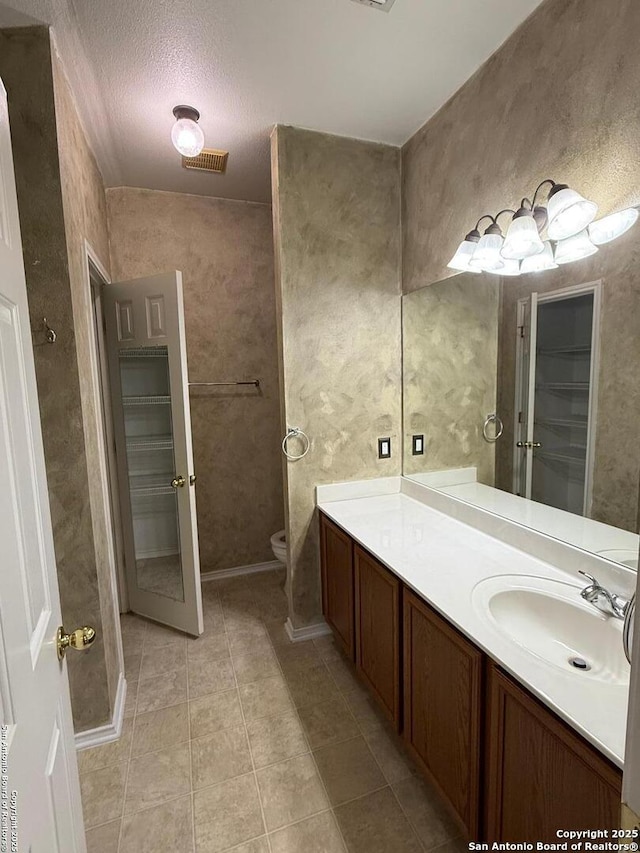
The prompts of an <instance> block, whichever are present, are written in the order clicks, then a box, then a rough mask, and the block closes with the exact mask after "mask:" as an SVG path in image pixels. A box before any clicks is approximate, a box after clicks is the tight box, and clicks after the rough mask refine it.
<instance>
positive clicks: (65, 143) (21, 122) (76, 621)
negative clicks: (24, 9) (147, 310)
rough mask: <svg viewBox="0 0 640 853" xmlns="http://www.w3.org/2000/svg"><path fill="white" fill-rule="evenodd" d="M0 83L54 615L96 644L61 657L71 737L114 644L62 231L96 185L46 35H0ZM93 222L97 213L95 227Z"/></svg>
mask: <svg viewBox="0 0 640 853" xmlns="http://www.w3.org/2000/svg"><path fill="white" fill-rule="evenodd" d="M54 64H55V63H54ZM0 76H1V77H2V78H3V80H4V83H5V86H6V88H7V91H8V96H9V113H10V120H11V131H12V140H13V152H14V161H15V168H16V182H17V188H18V204H19V212H20V225H21V229H22V239H23V253H24V259H25V270H26V277H27V293H28V299H29V311H30V315H31V325H32V329H33V330H34V335H33V340H34V353H35V365H36V379H37V383H38V397H39V402H40V417H41V420H42V430H43V439H44V451H45V461H46V468H47V482H48V487H49V501H50V505H51V516H52V522H53V536H54V545H55V553H56V562H57V568H58V579H59V585H60V598H61V602H62V615H63V618H64V624H65V626H67V627H69V628H75V627H77V626H78V625H83V624H89V625H93V626H94V627H95V628H96V630H97V635H98V636H97V640H96V643H95V644H94V646H92V648H91V649H90V650H89V651H87V652H86V653H83V654H81V655H70V656H69V657H68V668H69V680H70V685H71V701H72V707H73V716H74V723H75V728H76V730H77V731H82V730H85V729H88V728H93V727H94V726H99V725H102V724H104V723H106V722H108V721H109V720H110V718H111V699H112V697H111V696H110V686H112V683H113V678H112V677H111V676H112V675H113V673H112V672H110V668H111V667H112V666H113V648H112V645H113V638H112V636H111V635H110V634H109V625H108V624H107V623H103V609H102V607H101V603H100V591H101V589H100V587H101V582H100V579H99V577H98V574H99V572H98V569H97V563H96V560H97V557H98V553H99V552H101V544H100V542H99V541H98V539H97V538H96V535H95V533H96V531H97V530H98V529H99V526H100V519H98V518H96V519H94V518H92V511H93V510H94V508H95V504H94V503H93V502H92V492H91V488H90V483H89V477H90V469H89V467H88V463H87V453H86V451H87V449H88V448H89V447H90V439H89V438H88V437H87V436H85V416H86V414H87V411H86V409H85V408H83V404H82V394H83V391H84V392H86V376H85V375H84V374H83V375H81V371H80V369H79V360H80V359H83V358H84V355H83V352H82V348H83V336H84V335H85V334H86V330H84V331H83V330H82V329H80V328H79V329H77V330H76V327H75V326H76V320H77V317H76V305H75V304H74V290H76V289H77V287H78V282H79V279H78V266H77V264H78V259H77V254H76V253H74V257H73V258H72V257H71V256H70V255H69V254H68V253H67V239H66V233H65V225H67V224H68V225H70V226H71V227H72V230H73V236H72V235H70V237H71V240H72V242H73V241H74V240H75V239H76V238H77V233H75V229H76V228H77V227H78V225H79V220H77V219H75V214H73V217H72V219H69V218H68V217H69V215H70V213H71V211H72V209H75V208H76V207H77V206H78V205H80V204H81V201H80V198H81V197H82V196H84V195H85V193H86V195H87V197H86V204H87V209H89V208H90V207H91V204H92V202H91V199H95V198H96V194H97V195H99V189H96V187H97V178H96V181H95V184H94V183H93V178H91V179H89V177H88V176H89V173H88V172H87V171H85V168H86V163H87V157H86V150H85V149H84V147H83V144H82V143H80V141H79V139H78V137H77V135H76V136H75V137H74V135H73V128H74V127H75V121H74V118H73V116H72V110H71V111H70V106H69V103H68V101H67V102H66V103H63V102H62V101H61V97H62V98H63V99H64V98H65V94H64V91H63V90H61V87H60V83H61V79H60V76H59V70H58V69H56V72H55V81H56V101H55V104H54V71H53V67H52V56H51V47H50V40H49V32H48V30H47V29H46V28H44V27H29V28H27V29H20V30H6V31H4V32H1V33H0ZM58 132H60V144H61V151H60V155H59V152H58V139H57V134H58ZM75 145H79V149H80V150H79V161H78V170H77V173H76V174H77V180H78V181H79V182H80V186H78V187H76V188H75V190H74V192H75V193H76V195H75V200H74V201H71V203H70V186H69V181H70V180H71V176H70V170H71V169H73V167H72V165H71V160H72V159H73V157H74V156H75V155H74V151H73V150H72V149H73V146H75ZM63 163H66V165H64V166H63ZM63 171H64V172H65V175H63ZM89 172H90V170H89ZM94 177H95V176H94ZM82 203H83V204H84V202H82ZM98 208H99V203H98ZM103 209H104V208H103ZM65 218H67V221H65ZM99 218H100V213H99V210H98V213H97V214H96V216H95V219H94V220H93V221H94V224H95V222H97V221H98V220H99ZM72 220H73V221H72ZM92 233H93V234H99V235H101V236H100V240H101V241H102V244H101V245H100V246H99V248H100V249H101V250H103V251H104V249H105V245H106V243H105V231H104V223H103V224H102V227H96V228H95V229H93V230H92ZM94 239H97V238H95V237H94ZM45 316H46V317H47V319H48V321H49V323H50V325H51V326H52V327H53V328H54V329H55V330H56V332H57V333H58V340H57V342H56V344H55V345H53V346H51V345H49V344H46V343H44V335H43V333H42V331H41V329H42V318H43V317H45ZM105 631H106V633H105ZM105 641H106V642H105ZM110 646H111V647H110Z"/></svg>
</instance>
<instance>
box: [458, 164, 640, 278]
mask: <svg viewBox="0 0 640 853" xmlns="http://www.w3.org/2000/svg"><path fill="white" fill-rule="evenodd" d="M543 190H546V193H547V198H546V206H545V205H543V204H541V203H539V198H540V201H542V193H543ZM597 212H598V205H597V204H596V203H595V202H593V201H589V200H588V199H586V198H584V196H582V195H580V193H578V192H576V190H573V189H571V188H570V187H569V186H567V184H559V183H557V182H556V181H552V180H551V179H549V178H548V179H546V180H544V181H542V183H541V184H539V186H538V187H537V189H536V191H535V192H534V194H533V197H532V199H531V200H529V199H528V198H523V199H522V201H521V202H520V206H519V208H518V209H517V210H511V209H509V208H507V209H505V210H501V211H500V213H498V214H496V216H492V215H491V214H485V215H484V216H481V217H480V219H479V220H478V221H477V223H476V226H475V228H474V229H473V230H472V231H470V232H469V233H468V234H467V236H466V237H465V238H464V240H463V241H462V243H460V245H459V246H458V249H457V250H456V253H455V255H454V256H453V258H452V259H451V261H449V264H448V266H449V268H450V269H454V270H458V271H460V272H491V273H496V274H497V275H505V276H507V275H510V276H516V275H521V274H523V273H525V274H526V273H532V272H543V271H544V270H551V269H556V268H557V267H558V265H559V264H568V263H571V262H573V261H578V260H581V259H582V258H587V257H589V256H590V255H593V254H594V253H595V252H597V251H598V246H600V245H603V244H604V243H608V242H609V241H611V240H614V239H615V238H616V237H619V236H620V235H621V234H624V233H625V231H628V230H629V228H631V226H632V225H633V224H634V223H635V222H636V221H637V220H638V218H639V216H640V214H639V211H638V210H637V209H636V208H628V209H627V210H622V211H619V212H617V213H613V214H611V215H610V216H605V217H604V218H602V219H599V220H596V221H594V220H595V217H596V214H597ZM506 213H510V214H511V217H512V218H511V221H510V223H509V226H508V228H507V232H506V237H505V236H503V233H502V229H501V227H500V225H499V224H498V218H499V217H500V216H502V215H503V214H506ZM484 219H489V220H491V222H490V225H489V227H488V228H487V229H486V230H485V231H484V233H483V234H482V236H480V230H479V228H480V223H481V222H482V221H483V220H484ZM545 232H546V233H545Z"/></svg>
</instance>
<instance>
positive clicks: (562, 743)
mask: <svg viewBox="0 0 640 853" xmlns="http://www.w3.org/2000/svg"><path fill="white" fill-rule="evenodd" d="M489 714H490V719H489V744H488V797H487V840H489V841H530V842H536V841H543V842H552V841H557V840H558V838H557V830H558V829H612V828H615V827H617V826H618V825H619V818H620V799H621V783H622V774H621V773H620V771H619V770H618V769H617V768H615V767H614V766H613V765H612V764H610V763H609V762H608V761H607V760H606V759H605V758H604V757H603V756H602V755H600V753H599V752H597V750H595V749H594V748H593V747H592V746H590V745H589V744H588V743H586V742H585V741H584V740H583V739H582V738H581V737H579V735H577V734H576V733H575V732H574V731H573V730H572V729H570V728H569V727H568V726H567V725H566V724H565V723H563V722H562V721H561V720H559V719H558V718H557V717H556V716H555V714H553V713H552V712H551V711H549V710H548V709H547V708H545V706H544V705H542V704H541V703H540V702H538V701H537V699H534V698H533V697H532V696H530V695H529V694H528V693H526V692H525V691H524V690H523V689H522V688H521V687H519V686H518V685H517V684H515V683H514V682H513V681H512V680H511V679H510V678H509V677H508V676H506V675H504V674H503V673H502V672H501V671H500V670H499V669H498V668H497V667H496V666H495V665H493V666H492V668H491V672H490V692H489Z"/></svg>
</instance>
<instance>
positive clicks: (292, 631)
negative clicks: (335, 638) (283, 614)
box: [284, 618, 331, 643]
mask: <svg viewBox="0 0 640 853" xmlns="http://www.w3.org/2000/svg"><path fill="white" fill-rule="evenodd" d="M284 629H285V631H286V632H287V636H288V637H289V639H290V640H291V642H292V643H302V642H304V640H313V639H315V638H316V637H326V635H327V634H330V633H331V628H330V627H329V626H328V625H327V623H326V622H317V623H316V624H315V625H305V627H304V628H294V627H293V625H292V623H291V619H289V618H287V621H286V622H285V623H284Z"/></svg>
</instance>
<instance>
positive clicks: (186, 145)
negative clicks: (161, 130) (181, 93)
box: [171, 104, 204, 157]
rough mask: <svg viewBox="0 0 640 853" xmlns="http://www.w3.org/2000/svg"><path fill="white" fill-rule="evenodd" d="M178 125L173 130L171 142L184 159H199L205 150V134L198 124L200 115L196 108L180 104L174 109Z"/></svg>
mask: <svg viewBox="0 0 640 853" xmlns="http://www.w3.org/2000/svg"><path fill="white" fill-rule="evenodd" d="M173 114H174V116H175V117H176V123H175V124H174V125H173V127H172V128H171V141H172V142H173V145H174V148H175V149H176V151H178V152H179V153H180V154H182V156H183V157H197V156H198V154H200V152H201V151H202V149H203V148H204V133H203V132H202V128H201V127H200V125H199V124H198V121H199V120H200V113H199V112H198V110H197V109H196V108H195V107H188V106H187V105H186V104H180V105H179V106H177V107H174V108H173Z"/></svg>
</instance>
